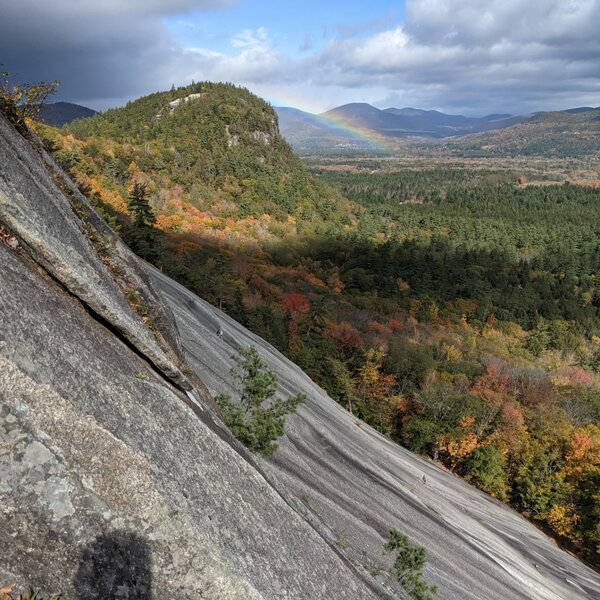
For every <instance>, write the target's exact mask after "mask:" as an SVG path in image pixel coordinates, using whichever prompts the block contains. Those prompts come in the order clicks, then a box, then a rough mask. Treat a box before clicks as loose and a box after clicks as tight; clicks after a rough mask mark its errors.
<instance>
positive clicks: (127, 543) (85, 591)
mask: <svg viewBox="0 0 600 600" xmlns="http://www.w3.org/2000/svg"><path fill="white" fill-rule="evenodd" d="M74 587H75V597H76V598H77V600H100V599H101V600H121V599H122V600H150V598H151V597H152V567H151V555H150V547H149V545H148V543H147V541H146V540H145V539H144V538H142V537H140V536H139V535H137V534H135V533H131V532H128V531H112V532H110V533H104V534H102V535H98V536H97V537H96V539H95V540H94V541H92V542H90V543H89V544H88V545H87V546H86V547H85V548H84V549H83V552H82V554H81V559H80V564H79V568H78V570H77V574H76V575H75V580H74Z"/></svg>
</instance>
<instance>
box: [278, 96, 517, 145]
mask: <svg viewBox="0 0 600 600" xmlns="http://www.w3.org/2000/svg"><path fill="white" fill-rule="evenodd" d="M275 110H276V111H277V114H278V116H279V124H280V128H281V133H282V134H283V136H284V137H285V138H286V139H287V140H288V141H289V142H290V143H291V144H292V146H293V147H294V148H295V149H296V150H300V151H302V150H307V149H311V148H322V149H326V148H333V147H340V146H348V145H353V146H356V147H361V146H365V145H367V146H368V142H365V141H362V140H361V139H360V138H361V137H362V136H361V135H360V133H361V132H362V133H364V134H365V135H366V137H368V136H369V134H373V135H374V136H380V137H381V138H382V139H385V138H388V139H390V140H392V139H396V140H400V139H401V138H414V137H422V138H433V139H443V138H447V137H455V136H462V135H467V134H470V133H479V132H482V131H489V130H491V129H501V128H504V127H510V126H511V125H514V124H516V123H520V122H522V121H524V120H525V119H526V118H527V117H526V116H513V115H509V114H498V115H487V116H485V117H465V116H463V115H449V114H445V113H442V112H440V111H437V110H422V109H418V108H409V107H406V108H393V107H392V108H386V109H383V110H382V109H379V108H376V107H374V106H372V105H370V104H367V103H361V102H355V103H350V104H344V105H343V106H338V107H336V108H333V109H331V110H329V111H327V112H324V113H321V114H312V113H307V112H304V111H301V110H298V109H295V108H290V107H277V108H276V109H275ZM357 132H358V135H357Z"/></svg>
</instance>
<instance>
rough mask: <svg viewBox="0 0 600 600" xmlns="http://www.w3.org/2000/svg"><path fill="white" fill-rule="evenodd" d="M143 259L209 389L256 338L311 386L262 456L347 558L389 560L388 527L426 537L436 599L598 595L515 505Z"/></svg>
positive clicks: (283, 383) (286, 390)
mask: <svg viewBox="0 0 600 600" xmlns="http://www.w3.org/2000/svg"><path fill="white" fill-rule="evenodd" d="M149 270H151V272H152V273H154V278H155V280H156V284H157V286H158V287H159V289H161V290H162V292H163V293H164V295H165V298H166V299H167V300H168V301H169V302H170V304H171V306H172V308H173V312H174V314H175V317H176V320H177V322H178V325H179V330H180V332H181V339H182V343H183V345H184V347H185V349H186V351H187V353H188V360H189V362H190V364H191V365H192V366H193V367H194V369H195V370H196V371H197V372H198V373H202V377H203V379H204V382H205V383H206V385H207V386H208V388H209V390H210V392H211V393H213V394H218V393H228V394H234V393H235V391H234V390H233V389H232V388H231V384H232V380H231V378H229V377H228V376H227V371H228V369H230V368H231V367H232V366H233V361H232V360H231V355H232V354H234V353H236V352H237V351H238V350H239V349H240V348H242V347H244V346H248V345H254V346H256V347H257V348H258V349H259V351H260V353H261V355H262V356H263V358H264V359H265V360H266V361H267V362H268V363H269V365H270V367H271V368H272V369H273V370H274V371H275V372H276V373H277V375H278V377H279V380H280V392H281V393H282V394H296V393H298V392H303V393H305V394H306V395H307V397H308V401H307V402H306V404H304V405H301V406H300V407H299V409H298V412H297V414H296V415H293V416H290V417H288V421H287V424H286V436H285V437H284V438H283V440H282V442H281V444H280V449H279V450H278V451H277V453H276V454H275V456H274V457H273V459H270V460H268V461H262V464H263V467H264V468H265V470H266V471H267V472H269V473H270V474H271V475H272V477H273V480H274V481H275V482H276V485H277V487H278V489H279V490H280V491H281V492H282V493H284V494H287V495H289V496H292V497H294V498H296V499H297V500H298V502H299V504H301V505H303V506H304V507H305V511H306V513H307V514H308V515H309V516H310V518H311V521H312V522H313V523H314V524H315V526H316V527H317V528H319V529H320V531H321V532H322V534H323V536H324V537H326V538H330V539H331V540H332V542H333V543H335V544H337V545H338V546H339V547H341V548H343V552H344V553H345V554H346V555H347V556H348V557H350V558H351V559H352V560H353V561H355V562H356V563H358V564H368V565H370V566H371V568H373V567H375V566H377V565H385V566H388V564H389V563H388V562H387V561H386V559H385V558H384V557H383V556H382V553H381V549H382V545H383V543H384V541H385V538H386V537H387V533H388V531H389V529H390V528H392V527H395V528H397V529H398V530H400V531H402V532H404V533H406V534H407V535H408V536H409V538H410V539H411V540H412V541H413V542H416V543H417V544H419V545H421V546H424V547H425V548H426V550H427V567H426V569H425V578H426V579H427V581H428V582H430V583H433V584H435V585H437V586H438V588H439V592H438V597H439V598H444V599H452V600H467V599H471V600H475V599H478V600H488V599H489V600H491V599H498V600H509V599H517V598H535V599H544V600H546V599H547V600H570V599H573V600H574V599H579V598H599V597H600V576H599V575H598V574H597V573H595V572H594V571H593V570H591V569H590V568H588V567H586V566H585V565H584V564H583V563H581V562H580V561H578V560H577V559H575V558H573V557H572V556H570V555H569V554H567V553H566V552H563V551H562V550H560V549H558V548H557V547H556V545H554V543H553V542H552V541H551V540H550V539H549V538H548V537H546V536H545V535H543V534H542V533H541V532H540V531H538V530H537V529H536V528H535V527H534V526H533V525H531V524H530V523H529V522H527V521H526V520H525V519H523V518H522V517H521V516H520V515H518V514H517V513H516V512H514V511H513V510H511V509H509V508H508V507H506V506H505V505H503V504H501V503H500V502H498V501H496V500H494V499H493V498H491V497H490V496H487V495H486V494H484V493H482V492H480V491H478V490H476V489H475V488H473V487H471V486H469V485H468V484H466V483H465V482H463V481H462V480H460V479H459V478H457V477H455V476H453V475H451V474H449V473H447V472H445V471H443V470H441V469H440V468H438V467H437V466H435V465H434V464H432V463H430V462H427V461H425V460H423V459H421V458H419V457H418V456H415V455H414V454H412V453H411V452H408V451H407V450H405V449H403V448H401V447H400V446H398V445H397V444H394V443H393V442H391V441H389V440H388V439H386V438H385V437H383V436H382V435H380V434H379V433H378V432H376V431H374V430H373V429H371V428H370V427H369V426H367V425H365V424H364V423H362V422H360V421H358V420H357V419H355V418H353V417H352V416H351V415H350V414H349V413H348V412H346V411H345V410H344V409H342V408H341V407H340V406H339V405H337V404H336V403H335V402H334V401H333V400H331V399H330V398H329V397H328V396H327V395H326V394H325V392H324V391H323V390H322V389H320V388H319V387H318V386H316V385H315V384H314V383H313V382H312V381H311V380H310V379H309V378H308V377H307V376H306V375H305V374H304V373H303V372H302V371H301V370H300V369H299V368H298V367H297V366H296V365H294V364H293V363H291V362H290V361H288V360H287V359H286V358H285V357H283V356H282V355H281V354H280V353H279V352H277V351H276V350H275V349H274V348H273V347H272V346H270V345H269V344H267V343H266V342H265V341H264V340H262V339H260V338H259V337H257V336H256V335H254V334H252V333H251V332H249V331H248V330H246V329H245V328H244V327H242V326H241V325H239V324H238V323H236V322H235V321H233V320H232V319H230V318H229V317H227V316H226V315H224V314H223V313H221V312H220V311H219V310H217V309H216V308H214V307H213V306H211V305H209V304H208V303H206V302H204V301H203V300H200V299H199V298H197V297H196V296H194V295H193V294H192V293H191V292H189V291H188V290H186V289H185V288H183V287H182V286H180V285H179V284H177V283H175V282H173V281H171V280H170V279H168V278H167V277H165V276H164V275H162V274H161V273H159V272H158V271H156V270H155V269H152V268H151V267H149ZM218 327H222V329H223V331H224V335H223V338H221V339H218V338H217V336H216V335H215V332H216V330H217V328H218ZM423 475H425V477H426V480H427V483H426V484H424V483H423V479H422V478H423Z"/></svg>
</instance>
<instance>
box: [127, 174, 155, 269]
mask: <svg viewBox="0 0 600 600" xmlns="http://www.w3.org/2000/svg"><path fill="white" fill-rule="evenodd" d="M128 205H129V212H130V214H131V216H132V221H133V222H132V224H131V225H130V226H129V227H128V228H127V229H125V231H124V233H123V238H124V240H125V242H126V243H127V245H128V246H129V247H130V248H131V249H132V250H133V251H134V252H135V253H136V254H137V255H138V256H141V257H142V258H144V259H146V260H148V261H150V262H151V263H153V264H155V265H157V264H159V263H160V259H161V256H162V243H161V239H160V232H159V231H158V230H157V229H155V227H154V223H155V222H156V216H155V215H154V212H153V210H152V207H151V206H150V203H149V202H148V191H147V188H146V186H145V185H144V184H143V183H140V182H139V181H135V182H134V184H133V187H132V188H131V192H130V195H129V201H128Z"/></svg>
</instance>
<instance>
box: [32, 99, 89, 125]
mask: <svg viewBox="0 0 600 600" xmlns="http://www.w3.org/2000/svg"><path fill="white" fill-rule="evenodd" d="M95 114H96V111H95V110H92V109H91V108H87V107H86V106H81V105H79V104H73V103H72V102H51V103H48V104H44V105H43V106H42V108H41V109H40V112H39V115H38V116H39V119H40V121H42V123H45V124H46V125H52V127H62V126H63V125H67V124H68V123H71V122H73V121H75V120H77V119H85V118H86V117H91V116H92V115H95Z"/></svg>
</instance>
